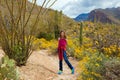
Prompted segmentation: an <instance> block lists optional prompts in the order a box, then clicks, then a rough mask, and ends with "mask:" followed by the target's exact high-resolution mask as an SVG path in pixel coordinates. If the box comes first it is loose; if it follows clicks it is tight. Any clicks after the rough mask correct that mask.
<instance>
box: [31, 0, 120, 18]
mask: <svg viewBox="0 0 120 80" xmlns="http://www.w3.org/2000/svg"><path fill="white" fill-rule="evenodd" d="M29 1H32V0H29ZM43 1H44V0H37V4H38V5H41V4H42V3H43ZM47 1H48V0H47ZM53 1H55V0H51V3H52V2H53ZM49 5H50V4H49ZM112 7H120V0H57V1H56V3H55V4H54V5H53V6H52V7H51V8H52V9H55V10H58V11H60V10H62V11H63V13H64V14H65V15H67V16H69V17H71V18H74V17H76V16H78V15H79V14H81V13H88V12H90V11H91V10H93V9H96V8H103V9H105V8H112Z"/></svg>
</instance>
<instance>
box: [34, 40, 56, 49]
mask: <svg viewBox="0 0 120 80" xmlns="http://www.w3.org/2000/svg"><path fill="white" fill-rule="evenodd" d="M57 44H58V43H57V40H50V41H47V40H46V39H44V38H41V39H35V40H34V42H33V47H34V49H36V50H39V49H51V50H53V49H56V48H57Z"/></svg>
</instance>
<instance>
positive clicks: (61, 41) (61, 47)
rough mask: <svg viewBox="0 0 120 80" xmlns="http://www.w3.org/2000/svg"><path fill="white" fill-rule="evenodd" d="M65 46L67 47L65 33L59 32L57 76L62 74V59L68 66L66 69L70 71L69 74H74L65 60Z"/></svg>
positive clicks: (71, 67) (66, 59)
mask: <svg viewBox="0 0 120 80" xmlns="http://www.w3.org/2000/svg"><path fill="white" fill-rule="evenodd" d="M66 45H67V41H66V35H65V32H64V31H61V32H60V37H59V39H58V56H59V71H58V74H62V72H63V67H62V65H63V64H62V61H63V58H64V60H65V62H66V64H67V65H68V67H69V68H70V69H71V74H74V68H73V66H72V65H71V63H70V62H69V60H68V58H67V54H66Z"/></svg>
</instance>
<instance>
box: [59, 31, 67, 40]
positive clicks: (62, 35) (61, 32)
mask: <svg viewBox="0 0 120 80" xmlns="http://www.w3.org/2000/svg"><path fill="white" fill-rule="evenodd" d="M60 38H65V39H66V34H65V32H64V31H60Z"/></svg>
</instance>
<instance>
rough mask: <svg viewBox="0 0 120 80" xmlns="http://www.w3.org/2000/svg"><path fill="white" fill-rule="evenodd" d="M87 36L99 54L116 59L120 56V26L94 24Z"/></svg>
mask: <svg viewBox="0 0 120 80" xmlns="http://www.w3.org/2000/svg"><path fill="white" fill-rule="evenodd" d="M88 29H89V31H86V36H87V37H89V38H90V39H91V40H92V42H93V47H95V48H96V49H97V50H98V51H99V52H102V53H104V54H106V55H109V56H112V57H115V56H119V55H120V54H119V53H120V51H119V48H120V29H119V26H118V25H110V24H104V25H103V24H102V23H94V26H93V25H92V26H91V27H88Z"/></svg>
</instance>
